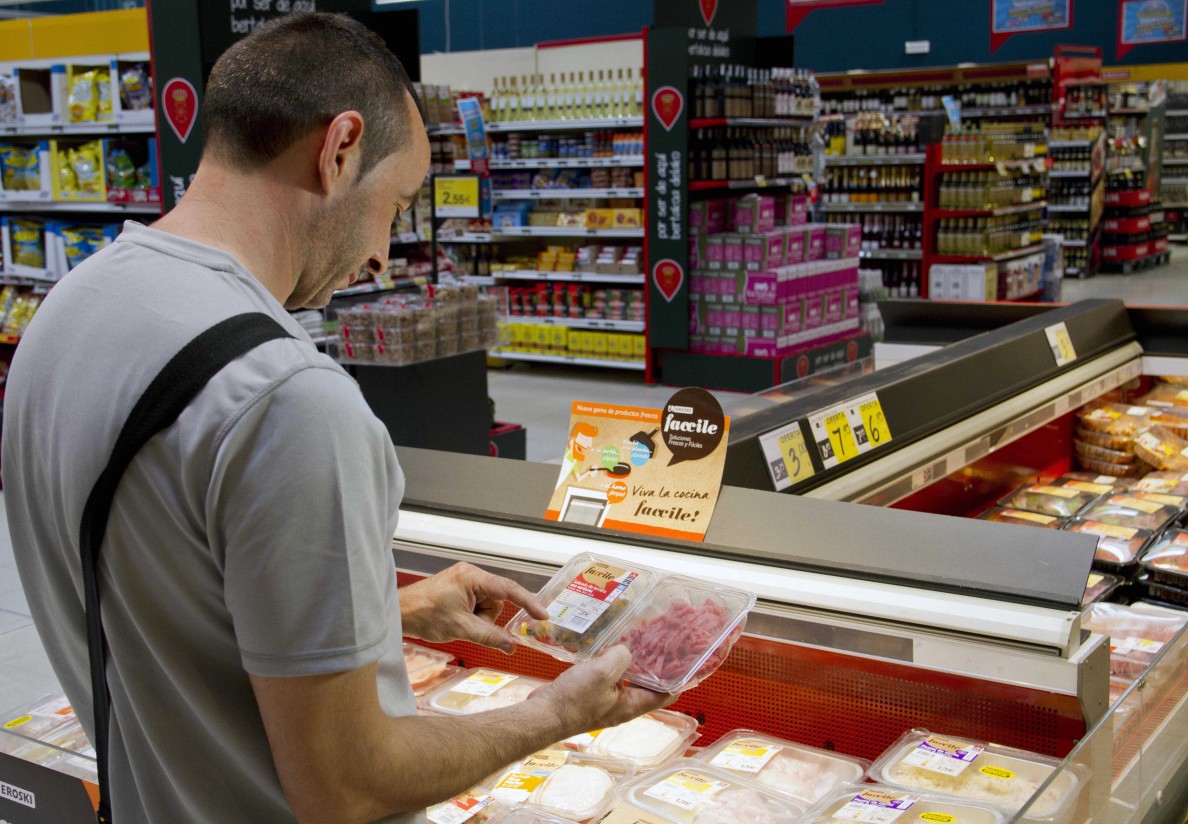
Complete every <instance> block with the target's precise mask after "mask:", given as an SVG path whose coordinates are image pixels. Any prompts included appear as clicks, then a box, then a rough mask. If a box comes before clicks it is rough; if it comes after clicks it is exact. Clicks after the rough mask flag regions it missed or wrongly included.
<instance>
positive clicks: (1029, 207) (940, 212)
mask: <svg viewBox="0 0 1188 824" xmlns="http://www.w3.org/2000/svg"><path fill="white" fill-rule="evenodd" d="M1047 206H1048V201H1046V200H1033V201H1032V202H1031V203H1016V204H1014V205H1013V206H999V207H998V208H997V209H937V210H936V217H937V218H938V219H939V218H961V217H1002V216H1003V215H1017V214H1022V213H1023V212H1032V211H1035V210H1036V209H1045V208H1047Z"/></svg>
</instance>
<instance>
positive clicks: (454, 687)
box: [424, 669, 545, 715]
mask: <svg viewBox="0 0 1188 824" xmlns="http://www.w3.org/2000/svg"><path fill="white" fill-rule="evenodd" d="M544 684H545V682H544V681H541V680H540V679H539V678H529V677H528V676H526V675H513V674H512V673H509V672H500V671H499V670H493V669H466V670H462V672H460V673H458V674H457V675H456V676H454V677H453V678H451V679H450V680H448V681H446V682H445V683H444V684H442V685H441V686H440V687H438V688H437V689H436V690H434V691H433V692H431V693H429V694H428V695H427V696H425V699H424V702H425V707H426V709H429V710H432V711H433V712H438V713H441V714H442V715H471V714H473V713H476V712H486V711H488V710H495V709H500V708H502V707H510V706H513V705H515V704H518V703H520V702H521V701H523V700H524V699H526V698H527V697H528V696H529V695H531V694H532V692H533V691H535V690H537V689H539V688H540V687H542V686H544Z"/></svg>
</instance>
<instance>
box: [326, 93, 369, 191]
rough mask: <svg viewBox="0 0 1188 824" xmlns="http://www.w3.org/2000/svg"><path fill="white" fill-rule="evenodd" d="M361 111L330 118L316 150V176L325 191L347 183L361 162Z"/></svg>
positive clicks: (356, 173) (356, 172) (348, 183)
mask: <svg viewBox="0 0 1188 824" xmlns="http://www.w3.org/2000/svg"><path fill="white" fill-rule="evenodd" d="M362 139H363V115H361V114H359V113H358V112H356V111H348V112H343V113H342V114H339V115H338V116H336V117H335V118H334V119H333V120H331V121H330V125H329V126H328V127H327V128H326V136H325V138H323V140H322V147H321V151H319V152H318V178H319V181H320V183H321V185H322V192H323V193H324V194H331V193H332V192H334V191H341V190H342V188H343V187H344V186H345V187H348V188H349V187H350V186H351V185H352V184H353V183H354V181H355V179H356V177H357V176H358V170H359V166H360V163H361V162H362V157H363V151H362Z"/></svg>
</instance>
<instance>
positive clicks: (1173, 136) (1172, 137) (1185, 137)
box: [1163, 132, 1188, 140]
mask: <svg viewBox="0 0 1188 824" xmlns="http://www.w3.org/2000/svg"><path fill="white" fill-rule="evenodd" d="M1163 139H1164V140H1188V132H1184V133H1183V134H1181V133H1179V132H1177V133H1175V134H1165V135H1164V136H1163Z"/></svg>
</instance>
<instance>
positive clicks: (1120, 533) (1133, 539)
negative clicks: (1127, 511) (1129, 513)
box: [1065, 519, 1155, 570]
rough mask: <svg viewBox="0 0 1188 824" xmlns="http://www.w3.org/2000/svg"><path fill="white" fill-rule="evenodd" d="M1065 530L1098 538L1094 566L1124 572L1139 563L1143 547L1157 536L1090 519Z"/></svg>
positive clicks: (1071, 524)
mask: <svg viewBox="0 0 1188 824" xmlns="http://www.w3.org/2000/svg"><path fill="white" fill-rule="evenodd" d="M1065 529H1066V530H1068V531H1069V532H1080V533H1082V534H1085V535H1095V536H1097V551H1096V552H1095V553H1094V555H1093V563H1094V566H1100V567H1103V568H1105V569H1108V570H1122V569H1124V568H1126V567H1132V566H1133V565H1134V564H1136V563H1138V557H1139V554H1140V553H1142V551H1143V547H1145V546H1146V545H1147V542H1148V541H1149V540H1151V536H1152V535H1154V534H1155V533H1153V532H1152V531H1151V530H1149V529H1140V528H1139V527H1135V526H1119V525H1118V524H1106V523H1102V522H1100V521H1094V520H1090V519H1083V520H1081V519H1078V520H1076V521H1073V522H1072V523H1070V524H1068V525H1067V526H1066V527H1065Z"/></svg>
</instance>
